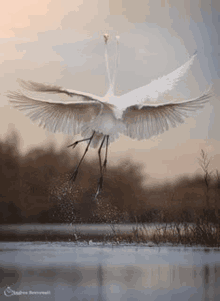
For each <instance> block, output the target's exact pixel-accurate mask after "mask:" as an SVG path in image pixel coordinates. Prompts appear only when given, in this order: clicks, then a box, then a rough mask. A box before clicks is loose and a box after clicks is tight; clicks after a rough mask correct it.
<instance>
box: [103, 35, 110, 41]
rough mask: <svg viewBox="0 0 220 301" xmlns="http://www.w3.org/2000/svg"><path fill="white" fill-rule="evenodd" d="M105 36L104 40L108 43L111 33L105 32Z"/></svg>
mask: <svg viewBox="0 0 220 301" xmlns="http://www.w3.org/2000/svg"><path fill="white" fill-rule="evenodd" d="M103 37H104V40H105V44H107V42H108V39H109V35H108V34H107V33H105V34H104V35H103Z"/></svg>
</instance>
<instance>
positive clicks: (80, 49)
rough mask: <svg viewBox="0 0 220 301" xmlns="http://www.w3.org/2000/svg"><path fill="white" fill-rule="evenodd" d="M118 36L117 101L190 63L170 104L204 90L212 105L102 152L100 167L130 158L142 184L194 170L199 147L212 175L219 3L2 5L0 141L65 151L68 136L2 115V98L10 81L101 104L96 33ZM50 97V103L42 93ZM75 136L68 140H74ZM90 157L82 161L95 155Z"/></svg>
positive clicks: (100, 47)
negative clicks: (91, 97) (10, 137)
mask: <svg viewBox="0 0 220 301" xmlns="http://www.w3.org/2000/svg"><path fill="white" fill-rule="evenodd" d="M105 32H108V33H109V34H110V36H111V38H112V39H111V40H110V43H109V51H110V59H114V55H115V42H114V39H113V38H114V36H115V35H116V34H117V35H120V62H119V70H118V74H117V80H116V82H117V84H116V94H117V95H121V94H124V93H126V92H129V91H131V90H133V89H135V88H138V87H141V86H143V85H146V84H148V83H149V82H150V81H151V80H152V79H155V78H157V77H159V76H163V75H166V74H168V73H169V72H171V71H173V70H174V69H176V68H177V67H179V66H180V65H182V64H183V63H185V62H186V61H187V60H188V59H189V57H190V56H191V55H192V54H193V53H194V52H195V50H197V51H198V55H197V57H196V59H195V61H194V63H193V65H192V67H191V69H190V71H189V72H188V74H187V76H185V77H184V79H183V81H182V82H181V83H180V84H179V85H178V86H177V87H176V90H175V91H174V92H173V93H172V94H171V95H170V97H171V98H174V99H175V97H176V98H178V99H179V98H181V99H188V98H191V97H196V96H198V95H199V94H201V93H202V92H204V91H205V90H206V89H207V88H208V87H209V86H210V85H213V90H214V93H215V97H213V100H212V101H211V102H210V104H207V105H206V106H205V107H204V109H203V110H202V111H201V112H199V113H198V114H194V116H193V117H191V118H188V119H187V120H186V123H185V124H184V125H181V126H179V127H178V128H175V129H171V130H170V131H169V132H166V133H164V134H162V135H160V136H158V137H155V138H152V139H150V140H147V141H146V140H145V141H135V140H132V139H130V138H128V137H125V136H121V138H120V140H118V141H116V142H114V143H113V144H111V147H110V152H109V163H110V164H118V162H119V161H120V160H122V159H124V158H130V159H131V160H134V161H135V162H139V163H142V164H143V167H144V171H145V172H146V173H147V174H148V175H149V176H150V177H151V179H150V181H158V180H159V181H160V180H166V179H168V178H170V177H177V176H181V175H183V174H185V173H189V174H191V175H192V174H194V173H195V172H197V171H199V165H198V162H197V159H198V157H199V153H200V151H201V148H203V149H204V150H206V151H207V152H208V153H209V155H210V156H214V159H213V166H212V168H218V169H219V170H220V160H219V156H218V154H219V150H220V141H219V140H220V139H219V137H220V136H219V127H220V122H219V116H218V115H219V112H220V104H219V101H220V97H219V95H220V80H219V75H220V69H219V58H220V39H219V32H220V2H219V1H218V0H214V1H211V0H194V1H190V0H135V1H127V0H109V1H107V0H74V1H72V0H50V1H49V0H20V1H17V0H8V1H6V2H5V3H4V6H3V7H2V8H1V11H0V36H1V39H0V62H1V68H0V78H1V86H0V93H1V111H0V114H1V115H0V134H1V139H5V137H6V135H7V134H9V133H10V131H11V130H13V129H16V130H17V131H18V132H19V135H20V150H21V151H22V152H25V151H27V150H28V149H30V148H33V147H37V146H41V145H42V146H46V145H48V144H49V143H50V142H51V141H53V142H54V143H56V147H57V148H60V147H66V145H67V141H66V139H67V136H65V135H63V134H51V133H49V132H47V131H45V130H43V129H41V128H39V127H37V126H36V125H35V124H32V123H31V121H30V120H29V119H28V117H25V116H24V115H23V114H22V113H21V112H19V111H16V110H15V109H13V108H10V105H9V102H8V100H7V97H6V93H7V92H8V91H15V90H17V89H19V84H18V82H17V79H19V78H20V79H24V80H33V81H36V82H42V83H50V84H57V85H61V86H63V87H65V88H70V89H74V90H79V91H83V92H89V93H93V94H97V95H100V96H103V95H104V94H105V92H106V90H107V89H108V79H107V76H106V70H105V61H104V40H103V37H102V35H103V33H105ZM47 97H48V99H52V97H53V96H52V95H47ZM79 137H80V136H77V137H74V138H72V139H71V140H70V141H71V142H72V141H74V140H76V139H77V138H79ZM95 155H97V154H96V150H91V151H90V154H89V156H95Z"/></svg>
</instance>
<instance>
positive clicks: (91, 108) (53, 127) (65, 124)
mask: <svg viewBox="0 0 220 301" xmlns="http://www.w3.org/2000/svg"><path fill="white" fill-rule="evenodd" d="M8 97H9V99H10V102H11V103H12V105H13V106H14V107H15V108H17V109H19V110H20V111H24V112H25V114H26V115H27V116H28V117H30V119H31V120H32V121H38V123H39V125H40V126H43V127H44V128H46V129H48V130H49V131H51V132H57V131H60V132H64V133H66V134H73V135H75V134H79V133H80V132H81V127H82V125H83V124H85V123H87V122H88V123H90V122H91V120H93V118H95V117H97V116H98V114H99V113H100V111H101V109H102V103H101V102H100V101H91V99H90V100H89V101H85V100H84V96H82V97H80V96H79V95H78V96H77V97H76V98H77V100H80V98H82V100H83V102H79V101H78V102H72V103H66V104H65V103H55V102H47V101H41V100H36V99H33V98H30V97H27V96H26V95H24V94H22V93H18V92H12V93H10V94H8Z"/></svg>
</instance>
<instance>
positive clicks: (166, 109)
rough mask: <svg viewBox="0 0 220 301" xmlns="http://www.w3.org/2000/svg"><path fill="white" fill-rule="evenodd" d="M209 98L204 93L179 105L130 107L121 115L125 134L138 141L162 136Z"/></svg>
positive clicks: (209, 94) (209, 95) (208, 94)
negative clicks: (124, 125)
mask: <svg viewBox="0 0 220 301" xmlns="http://www.w3.org/2000/svg"><path fill="white" fill-rule="evenodd" d="M211 96H212V95H211V93H209V92H206V93H204V94H203V95H202V96H200V97H198V98H195V99H191V100H188V101H182V102H179V103H168V104H160V105H144V106H138V105H135V106H130V107H128V108H127V109H126V110H125V111H124V112H123V115H122V120H123V121H124V123H125V124H126V131H125V134H126V135H127V136H129V137H131V138H133V139H138V140H141V139H148V138H150V137H152V136H156V135H159V134H162V133H163V132H164V131H167V130H168V129H169V127H176V126H177V125H178V124H180V123H183V122H184V117H187V116H188V113H189V112H192V111H195V110H197V109H200V108H202V107H203V106H204V104H205V103H206V102H208V101H209V98H210V97H211Z"/></svg>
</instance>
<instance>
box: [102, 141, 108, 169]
mask: <svg viewBox="0 0 220 301" xmlns="http://www.w3.org/2000/svg"><path fill="white" fill-rule="evenodd" d="M108 139H109V135H108V136H106V148H105V160H104V164H103V174H104V172H105V171H106V166H107V155H108Z"/></svg>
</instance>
